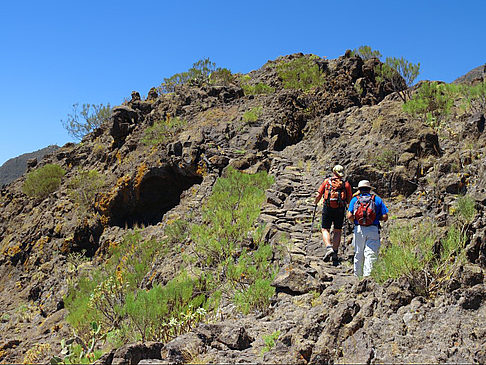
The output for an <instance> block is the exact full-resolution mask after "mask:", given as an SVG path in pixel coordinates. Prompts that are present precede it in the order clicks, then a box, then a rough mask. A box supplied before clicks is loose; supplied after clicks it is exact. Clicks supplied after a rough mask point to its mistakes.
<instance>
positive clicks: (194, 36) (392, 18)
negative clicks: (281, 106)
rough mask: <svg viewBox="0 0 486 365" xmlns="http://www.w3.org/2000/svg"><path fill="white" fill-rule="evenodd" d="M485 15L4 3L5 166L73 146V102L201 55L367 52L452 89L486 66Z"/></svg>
mask: <svg viewBox="0 0 486 365" xmlns="http://www.w3.org/2000/svg"><path fill="white" fill-rule="evenodd" d="M485 14H486V1H485V0H468V1H457V0H420V1H415V0H411V1H406V2H402V1H400V2H399V1H391V0H387V1H371V0H370V1H362V0H356V1H345V0H333V1H330V0H316V1H305V0H304V1H295V0H293V1H287V0H279V1H273V0H272V1H265V0H259V1H254V0H245V1H235V0H233V1H231V0H226V1H209V0H208V1H204V0H198V1H196V0H194V1H182V0H178V1H168V0H166V1H164V0H158V1H156V0H153V1H144V0H139V1H135V0H131V1H125V0H110V1H104V0H97V1H91V0H83V1H67V0H63V1H49V0H43V1H22V0H18V1H3V2H2V4H1V5H0V44H1V57H0V85H1V88H0V125H1V133H0V136H1V137H0V146H1V147H0V165H1V164H2V163H3V162H5V161H6V160H7V159H9V158H11V157H15V156H17V155H19V154H22V153H26V152H31V151H34V150H37V149H39V148H43V147H45V146H47V145H50V144H58V145H63V144H64V143H66V142H68V141H70V140H71V138H70V137H69V136H68V135H67V133H66V131H65V130H64V128H63V127H62V125H61V122H60V121H61V119H65V118H66V116H67V114H68V113H69V112H70V111H71V108H72V104H73V103H76V102H78V103H80V104H83V103H94V104H98V103H105V104H106V103H108V102H109V103H110V104H111V105H118V104H120V103H121V102H123V99H124V98H125V97H129V96H130V93H131V91H132V90H137V91H139V92H140V94H142V95H146V94H147V92H148V90H149V89H150V87H152V86H157V85H159V84H160V82H161V81H163V78H164V77H169V76H171V75H173V74H174V73H177V72H181V71H185V70H187V69H188V68H189V67H190V66H191V65H192V63H193V62H195V61H197V60H198V59H201V58H203V57H209V58H210V59H211V60H212V61H214V62H216V64H217V65H218V66H220V67H227V68H229V69H231V70H232V71H233V72H249V71H251V70H254V69H257V68H259V67H261V66H262V65H263V64H264V63H265V62H266V61H267V60H270V59H275V58H277V57H278V56H280V55H284V54H289V53H294V52H304V53H314V54H317V55H319V56H321V57H323V56H326V57H328V58H335V57H338V56H340V55H342V54H343V53H344V52H345V50H346V49H353V48H356V47H359V46H360V45H365V44H366V45H370V46H371V47H372V48H374V49H378V50H380V51H381V53H382V54H383V55H384V56H397V57H400V56H403V57H405V58H407V59H408V60H409V61H412V62H420V63H421V69H422V73H421V75H420V78H421V79H434V80H444V81H447V82H450V81H453V80H454V79H455V78H457V77H459V76H461V75H463V74H464V73H466V72H468V71H469V70H471V69H472V68H475V67H477V66H479V65H481V64H484V63H486V47H485V41H484V40H485V39H486V27H485V26H484V22H485Z"/></svg>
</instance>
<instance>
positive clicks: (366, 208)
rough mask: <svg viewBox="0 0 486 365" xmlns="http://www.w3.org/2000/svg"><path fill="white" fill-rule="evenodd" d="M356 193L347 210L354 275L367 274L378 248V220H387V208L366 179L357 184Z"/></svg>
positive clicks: (375, 257) (371, 267)
mask: <svg viewBox="0 0 486 365" xmlns="http://www.w3.org/2000/svg"><path fill="white" fill-rule="evenodd" d="M358 189H359V191H358V194H357V195H356V196H355V197H353V199H351V201H350V203H349V208H348V212H347V218H348V220H349V221H351V222H354V234H353V246H354V275H356V276H360V277H361V276H369V275H370V274H371V270H372V269H373V264H374V263H375V261H376V260H377V259H378V252H379V250H380V221H383V222H386V221H387V220H388V208H387V207H386V205H385V203H384V202H383V200H382V199H381V198H380V197H379V196H377V195H375V194H372V193H371V189H372V187H371V185H370V182H369V181H368V180H361V181H360V182H359V184H358Z"/></svg>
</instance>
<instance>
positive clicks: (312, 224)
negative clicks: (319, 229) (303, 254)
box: [306, 204, 317, 251]
mask: <svg viewBox="0 0 486 365" xmlns="http://www.w3.org/2000/svg"><path fill="white" fill-rule="evenodd" d="M316 210H317V204H316V205H314V213H312V223H311V228H310V233H309V239H308V240H307V246H308V245H309V243H310V240H311V238H312V229H313V228H314V218H315V217H316ZM306 251H307V250H306Z"/></svg>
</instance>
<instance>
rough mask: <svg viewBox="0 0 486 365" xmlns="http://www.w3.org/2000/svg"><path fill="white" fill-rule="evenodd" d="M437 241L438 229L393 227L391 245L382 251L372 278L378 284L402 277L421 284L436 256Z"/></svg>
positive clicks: (422, 226)
mask: <svg viewBox="0 0 486 365" xmlns="http://www.w3.org/2000/svg"><path fill="white" fill-rule="evenodd" d="M437 238H438V233H437V229H436V227H435V226H433V225H431V224H422V225H419V226H418V227H416V228H414V227H411V226H405V227H394V228H393V229H391V230H390V234H389V239H390V245H388V246H386V247H383V248H382V249H381V252H380V258H379V260H378V261H377V262H376V263H375V265H374V266H373V271H372V275H373V277H374V278H375V279H376V280H377V281H379V282H384V281H386V280H387V279H390V278H391V279H398V278H399V277H401V276H407V277H408V278H409V279H411V280H414V281H415V280H418V281H420V280H421V278H422V275H423V273H424V272H425V271H426V269H427V266H428V265H429V264H430V262H431V260H432V259H433V257H434V256H433V249H432V248H433V246H434V243H435V241H436V240H437Z"/></svg>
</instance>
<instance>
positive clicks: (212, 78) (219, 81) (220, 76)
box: [209, 68, 235, 85]
mask: <svg viewBox="0 0 486 365" xmlns="http://www.w3.org/2000/svg"><path fill="white" fill-rule="evenodd" d="M234 81H235V77H234V75H233V74H232V73H231V71H230V70H228V69H227V68H217V69H216V70H214V71H213V72H211V74H210V75H209V82H210V83H211V84H213V85H230V84H232V83H233V82H234Z"/></svg>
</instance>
